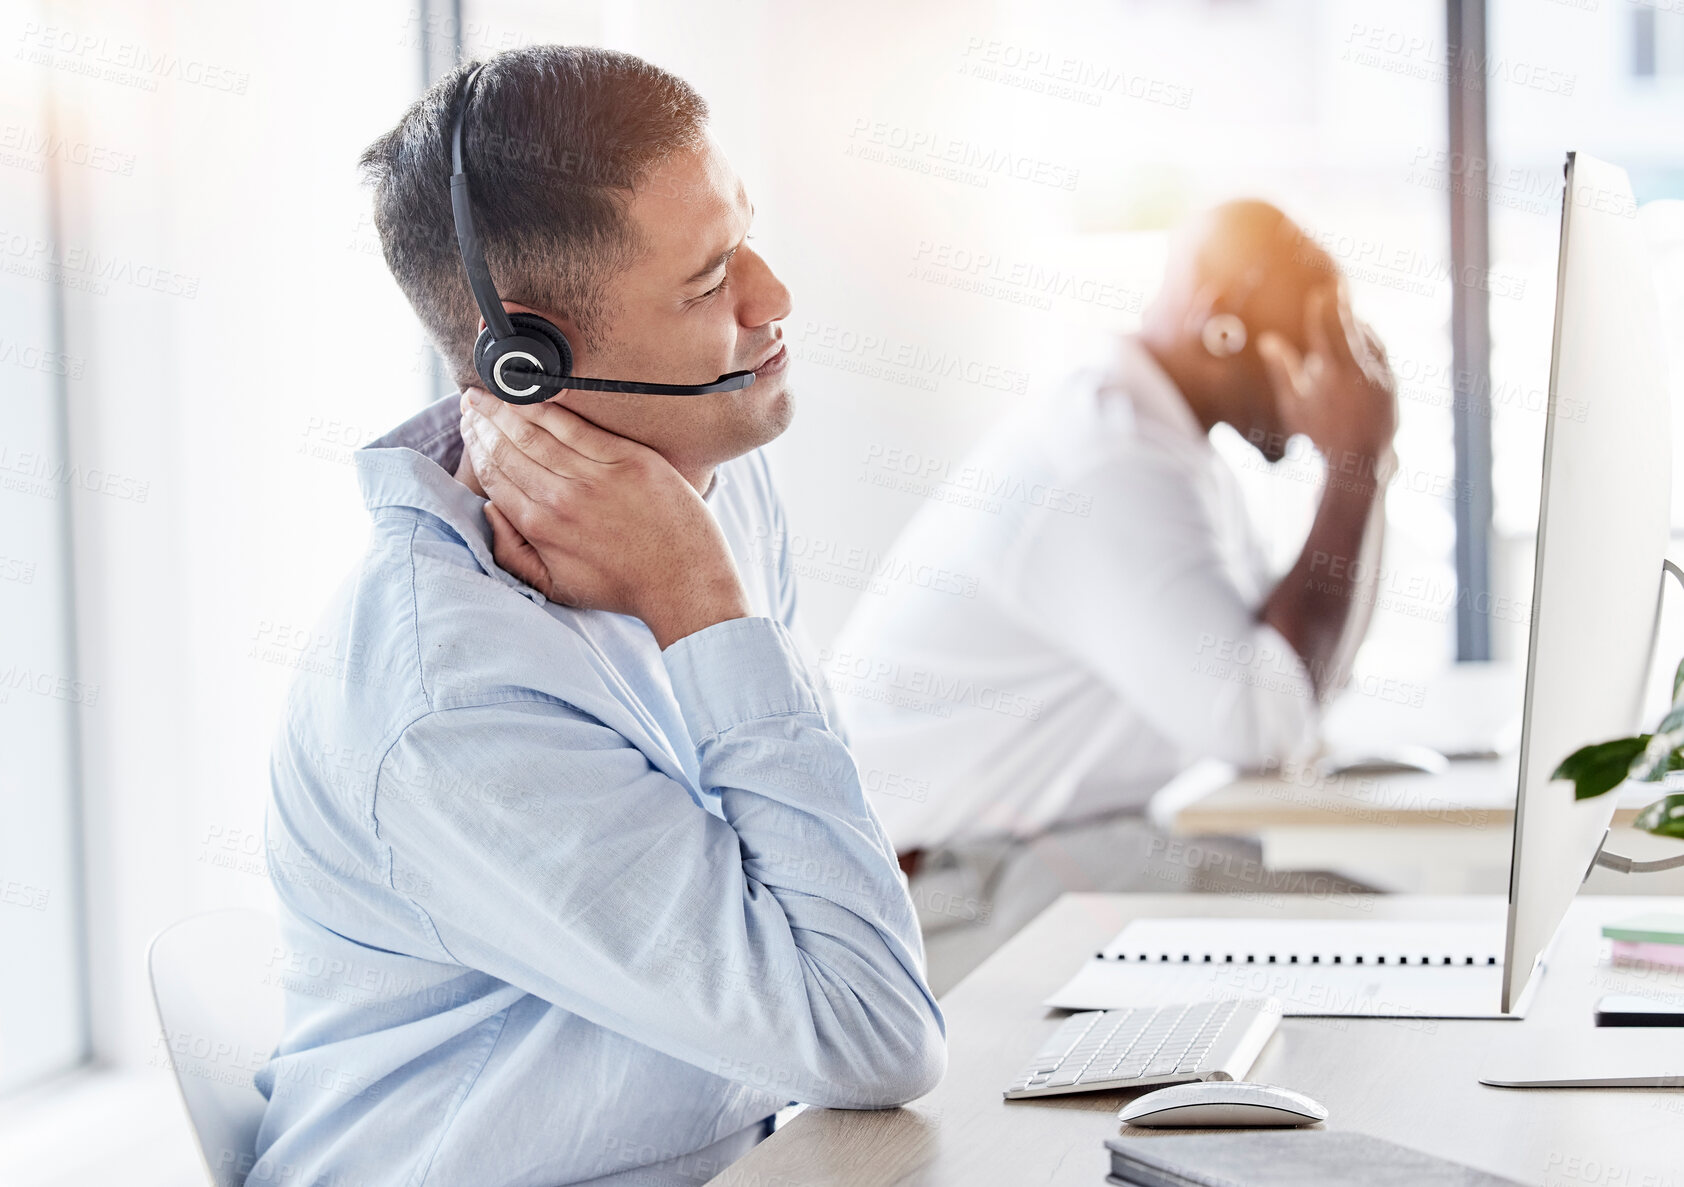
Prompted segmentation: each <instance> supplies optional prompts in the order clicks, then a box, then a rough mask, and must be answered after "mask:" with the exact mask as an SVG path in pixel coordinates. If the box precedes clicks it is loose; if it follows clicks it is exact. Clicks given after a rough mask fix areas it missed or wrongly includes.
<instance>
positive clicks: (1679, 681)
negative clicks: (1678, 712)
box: [1672, 659, 1684, 708]
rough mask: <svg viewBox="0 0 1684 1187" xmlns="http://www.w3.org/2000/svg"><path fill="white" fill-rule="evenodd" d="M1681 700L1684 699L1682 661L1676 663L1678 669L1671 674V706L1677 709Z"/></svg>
mask: <svg viewBox="0 0 1684 1187" xmlns="http://www.w3.org/2000/svg"><path fill="white" fill-rule="evenodd" d="M1681 698H1684V659H1681V660H1679V661H1678V667H1677V669H1676V670H1675V671H1674V672H1673V673H1672V704H1673V707H1674V708H1677V707H1678V704H1679V701H1680V699H1681Z"/></svg>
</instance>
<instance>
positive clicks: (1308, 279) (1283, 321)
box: [1152, 200, 1339, 350]
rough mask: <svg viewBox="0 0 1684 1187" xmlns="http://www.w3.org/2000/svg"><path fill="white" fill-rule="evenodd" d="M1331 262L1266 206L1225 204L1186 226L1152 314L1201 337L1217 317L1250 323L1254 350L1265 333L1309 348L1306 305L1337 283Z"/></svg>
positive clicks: (1249, 335)
mask: <svg viewBox="0 0 1684 1187" xmlns="http://www.w3.org/2000/svg"><path fill="white" fill-rule="evenodd" d="M1338 275H1339V273H1338V269H1337V267H1336V266H1335V265H1334V263H1333V260H1332V258H1331V257H1330V256H1328V254H1327V253H1326V252H1325V251H1323V250H1322V249H1321V248H1320V247H1318V246H1316V244H1315V243H1314V242H1312V241H1311V240H1310V238H1309V237H1308V236H1307V235H1305V234H1304V232H1303V231H1302V230H1300V229H1299V227H1298V225H1297V224H1296V223H1294V222H1293V221H1292V220H1291V219H1289V218H1287V217H1286V215H1284V214H1282V213H1281V212H1280V211H1279V210H1277V209H1276V208H1275V207H1273V206H1271V205H1269V204H1268V203H1267V202H1258V201H1255V200H1247V201H1240V202H1225V203H1223V204H1222V205H1221V206H1216V207H1213V208H1211V209H1210V210H1207V211H1204V212H1202V213H1201V214H1199V215H1197V216H1195V217H1194V218H1193V219H1191V220H1190V221H1188V222H1187V223H1186V224H1184V225H1183V226H1182V227H1181V229H1180V230H1179V231H1178V232H1177V233H1176V235H1175V238H1174V239H1173V241H1172V242H1171V245H1170V253H1169V261H1168V265H1167V267H1166V268H1165V271H1164V283H1163V287H1162V288H1161V289H1160V290H1159V292H1158V296H1157V298H1156V300H1155V301H1154V302H1153V309H1152V315H1153V316H1155V317H1158V318H1165V319H1173V320H1174V321H1176V322H1179V323H1181V324H1182V326H1183V331H1182V332H1187V326H1188V323H1189V322H1190V323H1192V325H1191V327H1190V329H1191V332H1193V333H1195V334H1196V333H1197V332H1198V330H1199V328H1200V327H1201V325H1202V323H1203V321H1204V320H1205V318H1207V317H1209V316H1210V314H1211V313H1213V312H1220V313H1231V314H1234V315H1235V316H1237V317H1238V318H1239V319H1240V320H1241V321H1242V322H1244V323H1245V324H1246V329H1247V331H1248V333H1247V338H1248V340H1249V341H1251V342H1253V343H1255V342H1256V341H1257V337H1258V335H1259V334H1261V333H1262V332H1263V331H1264V330H1274V331H1275V332H1277V333H1280V334H1283V335H1285V336H1286V338H1287V339H1288V340H1289V341H1290V342H1292V343H1293V344H1294V345H1295V346H1297V347H1298V348H1299V349H1300V350H1302V349H1304V346H1305V342H1304V300H1305V298H1306V297H1307V296H1308V295H1309V293H1310V290H1311V289H1313V288H1315V287H1316V286H1318V285H1324V284H1328V283H1331V282H1333V281H1335V280H1337V279H1338Z"/></svg>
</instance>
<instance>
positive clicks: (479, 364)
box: [474, 328, 497, 394]
mask: <svg viewBox="0 0 1684 1187" xmlns="http://www.w3.org/2000/svg"><path fill="white" fill-rule="evenodd" d="M490 351H491V330H490V329H489V328H488V329H484V330H481V331H480V332H479V337H478V338H476V339H474V373H475V374H477V375H478V376H479V381H480V382H481V383H483V384H484V385H485V390H486V391H488V392H491V393H493V394H496V392H497V381H496V378H495V377H494V376H493V375H492V374H491V364H492V362H493V361H494V360H493V359H492V358H491V355H490Z"/></svg>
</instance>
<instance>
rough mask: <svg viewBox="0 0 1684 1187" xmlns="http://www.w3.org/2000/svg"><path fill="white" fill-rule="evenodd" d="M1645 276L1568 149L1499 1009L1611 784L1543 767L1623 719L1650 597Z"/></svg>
mask: <svg viewBox="0 0 1684 1187" xmlns="http://www.w3.org/2000/svg"><path fill="white" fill-rule="evenodd" d="M1660 334H1661V328H1660V319H1659V316H1658V313H1657V310H1656V301H1655V290H1654V282H1653V279H1652V277H1651V275H1650V267H1649V263H1648V260H1647V258H1646V255H1645V252H1644V246H1643V237H1642V232H1641V230H1640V228H1639V225H1638V219H1637V203H1636V201H1635V200H1634V199H1633V197H1632V192H1631V183H1630V181H1629V180H1628V179H1627V177H1626V174H1625V170H1623V169H1620V168H1617V167H1615V166H1613V165H1609V164H1607V163H1606V162H1604V161H1599V160H1596V159H1595V158H1594V157H1589V156H1586V155H1585V154H1584V153H1569V154H1568V155H1567V181H1566V187H1565V190H1564V192H1563V195H1562V203H1561V248H1560V256H1559V262H1558V265H1557V273H1556V293H1555V345H1554V349H1553V351H1552V353H1551V358H1550V385H1549V404H1548V409H1549V412H1548V420H1547V423H1546V427H1545V432H1544V475H1543V493H1542V497H1541V499H1540V501H1539V506H1538V542H1537V558H1536V562H1535V566H1534V570H1533V572H1534V577H1533V586H1532V623H1531V641H1530V647H1529V649H1528V652H1527V657H1526V702H1525V713H1524V719H1523V723H1522V727H1521V730H1522V732H1521V741H1520V783H1519V787H1518V796H1517V799H1516V803H1515V813H1514V853H1513V857H1512V864H1511V865H1510V867H1509V913H1508V938H1507V945H1506V951H1505V955H1504V961H1505V964H1504V974H1503V1000H1502V1008H1503V1010H1504V1011H1512V1010H1514V1009H1515V1008H1516V1005H1517V1003H1519V1002H1520V1001H1521V1000H1522V995H1523V994H1524V993H1525V991H1526V989H1527V986H1528V983H1529V982H1530V981H1531V979H1532V978H1533V976H1534V975H1535V973H1536V971H1537V968H1538V961H1539V959H1540V958H1541V957H1542V955H1543V954H1544V953H1545V952H1546V951H1547V950H1548V948H1549V946H1550V943H1551V941H1552V939H1553V938H1554V935H1555V931H1556V928H1557V927H1558V926H1559V925H1560V923H1561V918H1562V915H1563V914H1564V913H1565V912H1566V910H1567V906H1568V904H1569V903H1570V902H1571V901H1572V899H1573V895H1574V894H1575V893H1576V892H1577V891H1578V889H1579V885H1580V884H1581V883H1582V882H1583V881H1584V879H1585V876H1586V874H1587V873H1589V870H1590V867H1591V863H1592V861H1593V860H1594V859H1595V857H1596V853H1597V850H1598V849H1599V848H1600V846H1601V844H1602V839H1603V837H1604V835H1605V834H1606V832H1607V829H1608V824H1609V821H1610V819H1611V818H1612V816H1613V812H1614V796H1612V795H1605V796H1600V797H1598V798H1595V799H1590V800H1583V801H1575V800H1574V798H1573V788H1572V785H1571V784H1569V783H1565V782H1555V781H1552V780H1551V778H1550V775H1551V773H1552V772H1553V771H1554V770H1555V769H1556V767H1557V765H1558V764H1559V763H1560V762H1561V760H1562V759H1563V758H1565V757H1566V756H1567V755H1569V754H1571V753H1572V752H1573V751H1574V750H1577V749H1578V748H1579V747H1580V746H1582V745H1584V744H1586V743H1588V742H1601V741H1606V740H1607V739H1609V738H1615V737H1619V736H1622V735H1626V734H1630V733H1634V732H1636V731H1637V729H1638V727H1639V725H1640V722H1639V716H1640V713H1641V709H1642V702H1643V691H1644V687H1645V685H1646V683H1647V681H1648V674H1649V662H1650V655H1651V651H1652V647H1653V642H1654V634H1655V627H1656V622H1657V617H1658V613H1659V608H1660V591H1661V581H1662V562H1663V560H1664V558H1665V556H1666V549H1667V540H1668V533H1669V526H1670V515H1671V491H1672V451H1671V441H1672V427H1671V414H1670V408H1669V401H1668V398H1667V385H1666V378H1665V375H1666V372H1665V363H1664V358H1665V343H1664V342H1663V341H1662V339H1661V337H1660Z"/></svg>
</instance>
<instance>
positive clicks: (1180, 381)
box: [1136, 333, 1223, 433]
mask: <svg viewBox="0 0 1684 1187" xmlns="http://www.w3.org/2000/svg"><path fill="white" fill-rule="evenodd" d="M1136 341H1138V342H1139V343H1140V345H1141V347H1142V348H1143V349H1144V350H1145V351H1146V353H1147V354H1149V355H1151V356H1152V361H1153V362H1155V363H1157V364H1158V366H1159V367H1161V368H1162V369H1163V372H1164V374H1165V375H1168V376H1169V381H1170V382H1171V383H1172V384H1174V385H1175V390H1176V392H1177V393H1178V394H1179V395H1180V396H1181V399H1182V402H1183V403H1185V404H1186V405H1187V408H1188V410H1189V411H1190V412H1192V414H1193V419H1195V420H1197V421H1198V422H1199V427H1200V428H1202V429H1203V430H1204V431H1205V432H1207V433H1208V432H1210V430H1211V429H1213V428H1215V427H1216V425H1217V424H1218V423H1220V422H1221V421H1222V419H1223V418H1222V417H1221V416H1220V415H1218V414H1217V412H1216V410H1215V408H1213V407H1212V406H1211V401H1209V400H1207V399H1205V398H1204V397H1205V393H1204V392H1203V391H1201V390H1200V388H1199V385H1198V382H1197V381H1196V379H1195V378H1194V376H1193V375H1192V374H1191V370H1190V368H1189V367H1188V366H1187V364H1186V359H1185V358H1183V357H1182V356H1181V355H1180V354H1179V353H1177V352H1176V351H1175V350H1174V349H1173V348H1171V347H1168V346H1166V345H1165V344H1163V343H1162V342H1159V341H1157V340H1155V339H1154V337H1153V336H1152V335H1150V334H1147V333H1141V334H1139V335H1137V336H1136Z"/></svg>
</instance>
